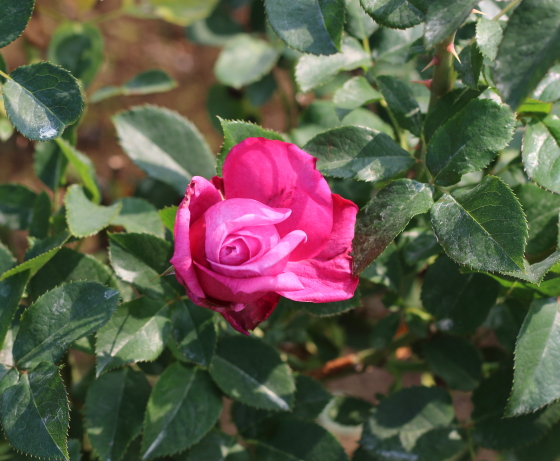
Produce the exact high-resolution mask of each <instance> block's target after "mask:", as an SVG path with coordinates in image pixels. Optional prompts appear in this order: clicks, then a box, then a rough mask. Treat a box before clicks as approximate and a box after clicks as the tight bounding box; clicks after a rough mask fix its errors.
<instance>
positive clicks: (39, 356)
mask: <svg viewBox="0 0 560 461" xmlns="http://www.w3.org/2000/svg"><path fill="white" fill-rule="evenodd" d="M118 302H119V292H118V291H116V290H113V289H111V288H106V287H104V286H103V285H101V284H99V283H97V282H73V283H69V284H67V285H63V286H61V287H59V288H55V289H54V290H52V291H49V292H48V293H46V294H45V295H44V296H42V297H41V298H39V299H38V300H37V301H36V302H35V303H33V304H32V305H31V306H29V307H28V308H27V309H26V311H25V312H24V313H23V315H22V317H21V321H20V325H19V331H18V334H17V337H16V341H15V343H14V359H15V360H16V363H17V365H18V367H19V368H24V369H26V368H31V367H33V366H35V365H37V364H38V363H39V362H42V361H48V362H53V363H54V362H58V360H60V358H61V357H62V356H63V355H64V352H65V351H66V349H67V348H68V346H70V344H71V343H72V342H73V341H75V340H76V339H79V338H82V337H84V336H87V335H89V334H91V333H93V332H95V331H97V330H98V329H99V328H101V327H102V326H103V325H104V324H105V323H106V322H107V321H108V320H109V318H111V315H113V312H115V309H116V307H117V304H118ZM45 319H48V321H46V320H45Z"/></svg>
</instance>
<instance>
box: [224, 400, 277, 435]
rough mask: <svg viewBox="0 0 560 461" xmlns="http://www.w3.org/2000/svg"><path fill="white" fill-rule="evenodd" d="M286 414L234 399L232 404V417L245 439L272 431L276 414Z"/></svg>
mask: <svg viewBox="0 0 560 461" xmlns="http://www.w3.org/2000/svg"><path fill="white" fill-rule="evenodd" d="M277 415H285V413H278V412H276V411H269V410H259V409H257V408H253V407H250V406H248V405H244V404H242V403H240V402H238V401H234V402H233V405H232V406H231V417H232V420H233V422H234V423H235V427H236V428H237V430H238V431H239V433H240V434H241V435H242V436H243V437H244V438H245V439H257V438H261V437H262V435H263V434H266V433H267V432H269V431H270V426H271V424H270V423H271V421H272V420H275V419H276V418H275V416H277Z"/></svg>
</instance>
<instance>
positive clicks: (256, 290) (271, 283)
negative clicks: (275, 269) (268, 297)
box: [194, 262, 303, 303]
mask: <svg viewBox="0 0 560 461" xmlns="http://www.w3.org/2000/svg"><path fill="white" fill-rule="evenodd" d="M194 264H195V266H196V272H197V275H198V280H199V283H200V286H201V287H202V289H203V290H204V293H206V296H207V297H211V298H215V299H217V300H220V301H230V302H235V303H249V302H251V301H254V300H255V299H258V298H260V297H261V296H263V295H264V294H266V293H268V292H269V291H273V292H280V291H282V292H291V291H295V290H302V289H303V285H302V283H301V282H300V281H299V280H298V278H297V277H296V276H295V275H294V274H292V273H289V272H284V273H282V274H278V275H264V276H262V277H248V278H233V277H226V276H225V275H221V274H217V273H216V272H213V271H211V270H210V269H207V268H206V267H204V266H202V265H200V264H198V263H197V262H195V263H194Z"/></svg>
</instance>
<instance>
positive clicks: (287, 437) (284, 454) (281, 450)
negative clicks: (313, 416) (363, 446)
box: [255, 418, 348, 461]
mask: <svg viewBox="0 0 560 461" xmlns="http://www.w3.org/2000/svg"><path fill="white" fill-rule="evenodd" d="M255 449H256V459H258V460H262V461H348V456H347V455H346V453H345V452H344V449H343V448H342V446H341V445H340V443H339V442H338V440H336V438H335V437H334V436H333V435H332V434H331V433H330V432H328V431H327V430H326V429H324V428H323V427H321V426H319V425H318V424H315V423H313V422H311V421H302V420H298V419H296V418H282V419H280V420H279V421H278V422H277V424H275V426H274V431H273V432H272V433H271V434H270V435H268V436H266V437H263V438H262V439H260V440H259V442H258V443H257V444H256V446H255Z"/></svg>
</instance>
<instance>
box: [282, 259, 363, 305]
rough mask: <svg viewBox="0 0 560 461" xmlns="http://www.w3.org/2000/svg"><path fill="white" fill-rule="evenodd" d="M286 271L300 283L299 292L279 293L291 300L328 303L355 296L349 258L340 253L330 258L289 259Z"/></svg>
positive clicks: (356, 284)
mask: <svg viewBox="0 0 560 461" xmlns="http://www.w3.org/2000/svg"><path fill="white" fill-rule="evenodd" d="M286 271H289V272H292V273H293V274H295V275H296V276H297V278H298V279H299V280H300V282H301V283H303V286H304V287H305V288H304V289H303V290H300V291H291V292H279V294H280V295H282V296H284V297H286V298H288V299H292V300H294V301H301V302H311V303H330V302H333V301H344V300H345V299H350V298H351V297H352V296H354V292H355V291H356V288H357V287H358V277H352V257H351V256H348V255H341V256H338V257H336V258H334V259H331V260H329V261H318V260H316V259H308V260H306V261H299V262H290V263H288V265H287V266H286Z"/></svg>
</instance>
